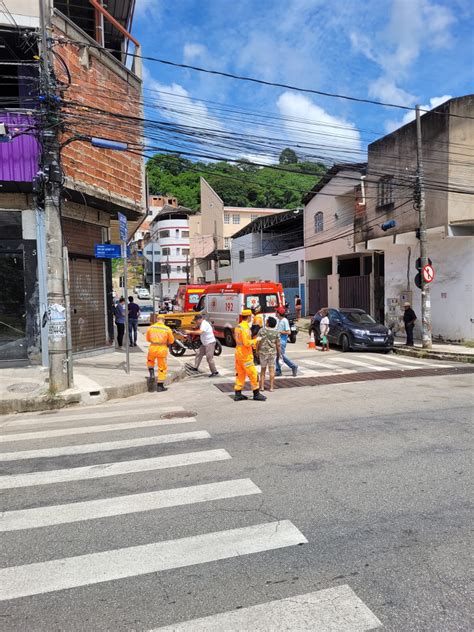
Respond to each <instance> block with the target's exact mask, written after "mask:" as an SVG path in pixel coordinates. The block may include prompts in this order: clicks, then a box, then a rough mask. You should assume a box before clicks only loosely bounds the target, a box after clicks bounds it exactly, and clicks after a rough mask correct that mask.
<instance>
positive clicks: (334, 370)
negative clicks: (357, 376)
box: [303, 360, 357, 374]
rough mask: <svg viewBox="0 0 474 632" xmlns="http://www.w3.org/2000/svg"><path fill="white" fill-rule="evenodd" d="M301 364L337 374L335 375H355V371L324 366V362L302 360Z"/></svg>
mask: <svg viewBox="0 0 474 632" xmlns="http://www.w3.org/2000/svg"><path fill="white" fill-rule="evenodd" d="M303 362H304V363H305V365H310V366H314V367H317V368H322V369H324V370H325V371H328V372H329V373H332V374H334V373H337V374H342V373H357V371H356V369H343V368H342V367H339V366H336V367H335V366H331V365H329V364H325V363H324V362H316V360H303Z"/></svg>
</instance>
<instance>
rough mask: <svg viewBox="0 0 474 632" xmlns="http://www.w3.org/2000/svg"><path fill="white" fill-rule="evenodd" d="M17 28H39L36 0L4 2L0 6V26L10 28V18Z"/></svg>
mask: <svg viewBox="0 0 474 632" xmlns="http://www.w3.org/2000/svg"><path fill="white" fill-rule="evenodd" d="M11 16H13V20H14V21H15V23H16V24H17V25H18V26H24V27H27V28H28V27H30V28H37V27H38V26H39V2H38V0H4V2H2V4H0V24H1V25H3V26H8V27H12V26H14V25H15V24H14V23H13V24H12V17H11Z"/></svg>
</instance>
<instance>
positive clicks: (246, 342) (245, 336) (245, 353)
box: [234, 321, 258, 391]
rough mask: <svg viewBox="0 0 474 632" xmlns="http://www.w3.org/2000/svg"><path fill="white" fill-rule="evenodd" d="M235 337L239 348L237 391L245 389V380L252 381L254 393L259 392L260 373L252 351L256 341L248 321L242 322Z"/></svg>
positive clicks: (236, 368)
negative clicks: (253, 338)
mask: <svg viewBox="0 0 474 632" xmlns="http://www.w3.org/2000/svg"><path fill="white" fill-rule="evenodd" d="M234 337H235V342H236V345H237V348H236V350H235V390H236V391H241V390H242V389H243V388H244V384H245V378H246V377H248V378H249V380H250V386H251V387H252V390H253V391H256V390H258V371H257V368H256V366H255V364H254V361H253V352H252V349H253V347H254V346H255V344H256V340H252V335H251V333H250V325H249V323H248V322H247V321H242V322H241V323H240V324H239V325H237V327H236V328H235V329H234Z"/></svg>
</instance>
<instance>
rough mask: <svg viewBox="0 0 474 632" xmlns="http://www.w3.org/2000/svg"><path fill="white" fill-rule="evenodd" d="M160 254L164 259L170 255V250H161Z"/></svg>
mask: <svg viewBox="0 0 474 632" xmlns="http://www.w3.org/2000/svg"><path fill="white" fill-rule="evenodd" d="M161 252H162V254H163V256H165V257H166V256H167V255H169V254H171V249H170V248H162V249H161Z"/></svg>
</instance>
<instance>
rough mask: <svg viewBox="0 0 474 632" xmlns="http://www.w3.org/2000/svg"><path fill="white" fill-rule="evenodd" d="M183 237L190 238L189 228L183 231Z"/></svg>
mask: <svg viewBox="0 0 474 632" xmlns="http://www.w3.org/2000/svg"><path fill="white" fill-rule="evenodd" d="M181 239H189V230H182V231H181Z"/></svg>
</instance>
